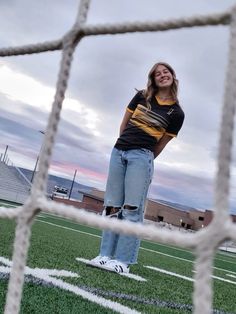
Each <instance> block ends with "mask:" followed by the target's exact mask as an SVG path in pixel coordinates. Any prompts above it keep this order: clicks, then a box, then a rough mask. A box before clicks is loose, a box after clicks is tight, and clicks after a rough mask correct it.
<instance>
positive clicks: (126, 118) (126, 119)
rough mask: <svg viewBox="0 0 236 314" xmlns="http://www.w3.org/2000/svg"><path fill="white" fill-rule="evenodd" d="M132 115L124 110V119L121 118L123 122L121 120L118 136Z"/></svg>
mask: <svg viewBox="0 0 236 314" xmlns="http://www.w3.org/2000/svg"><path fill="white" fill-rule="evenodd" d="M132 114H133V113H132V112H129V111H128V110H126V112H125V114H124V117H123V120H122V122H121V125H120V135H121V134H122V132H123V131H124V129H125V128H126V126H127V124H128V122H129V120H130V118H131V117H132Z"/></svg>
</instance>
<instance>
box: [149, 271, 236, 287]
mask: <svg viewBox="0 0 236 314" xmlns="http://www.w3.org/2000/svg"><path fill="white" fill-rule="evenodd" d="M143 267H145V268H148V269H152V270H155V271H158V272H160V273H163V274H166V275H170V276H174V277H177V278H181V279H184V280H188V281H192V282H194V279H193V278H191V277H187V276H183V275H180V274H177V273H173V272H171V271H167V270H165V269H161V268H157V267H153V266H143ZM212 278H214V279H217V280H220V281H224V282H227V283H231V284H233V285H236V281H231V280H228V279H225V278H222V277H218V276H212Z"/></svg>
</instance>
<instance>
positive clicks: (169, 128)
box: [115, 91, 184, 151]
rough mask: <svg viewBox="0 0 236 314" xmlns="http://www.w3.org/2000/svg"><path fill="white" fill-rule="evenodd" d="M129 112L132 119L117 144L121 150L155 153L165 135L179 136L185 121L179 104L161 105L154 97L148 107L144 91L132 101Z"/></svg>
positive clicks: (128, 108)
mask: <svg viewBox="0 0 236 314" xmlns="http://www.w3.org/2000/svg"><path fill="white" fill-rule="evenodd" d="M127 110H128V111H129V112H131V113H132V117H131V119H130V120H129V122H128V124H127V126H126V128H125V129H124V131H123V133H122V134H121V135H120V137H119V138H118V139H117V142H116V144H115V147H116V148H117V149H121V150H129V149H138V148H146V149H149V150H151V151H154V148H155V145H156V144H157V142H158V141H159V140H160V139H161V137H162V136H163V135H164V134H168V135H170V136H173V137H175V136H177V134H178V132H179V130H180V129H181V127H182V124H183V121H184V112H183V110H182V109H181V107H180V106H179V104H178V103H172V104H167V103H161V102H160V101H159V102H158V99H157V98H156V97H153V98H152V99H151V101H150V102H149V105H148V104H147V101H146V98H145V97H144V95H143V92H142V91H139V92H138V93H137V94H136V95H135V96H134V98H133V99H132V100H131V101H130V103H129V105H128V107H127Z"/></svg>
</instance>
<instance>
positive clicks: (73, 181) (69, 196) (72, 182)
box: [69, 170, 77, 199]
mask: <svg viewBox="0 0 236 314" xmlns="http://www.w3.org/2000/svg"><path fill="white" fill-rule="evenodd" d="M76 173H77V170H75V173H74V178H73V181H72V184H71V188H70V193H69V199H70V197H71V193H72V190H73V186H74V182H75V176H76Z"/></svg>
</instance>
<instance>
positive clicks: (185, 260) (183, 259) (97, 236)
mask: <svg viewBox="0 0 236 314" xmlns="http://www.w3.org/2000/svg"><path fill="white" fill-rule="evenodd" d="M35 221H37V222H42V223H45V224H48V225H51V226H54V227H58V228H62V229H66V230H70V231H74V232H78V233H82V234H86V235H89V236H91V237H96V238H101V236H99V235H96V234H93V233H88V232H84V231H80V230H77V229H73V228H69V227H65V226H61V225H57V224H54V223H52V222H47V221H43V220H40V219H35ZM140 249H141V250H144V251H148V252H152V253H155V254H159V255H164V256H167V257H170V258H174V259H177V260H181V261H184V262H187V263H192V264H194V262H193V261H191V260H188V259H185V258H181V257H178V256H173V255H170V254H166V253H162V252H158V251H154V250H151V249H147V248H144V247H140ZM227 262H229V263H232V264H235V263H233V262H231V261H227ZM213 269H217V270H221V271H225V272H228V273H231V274H235V275H236V272H234V271H231V270H227V269H223V268H219V267H213Z"/></svg>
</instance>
